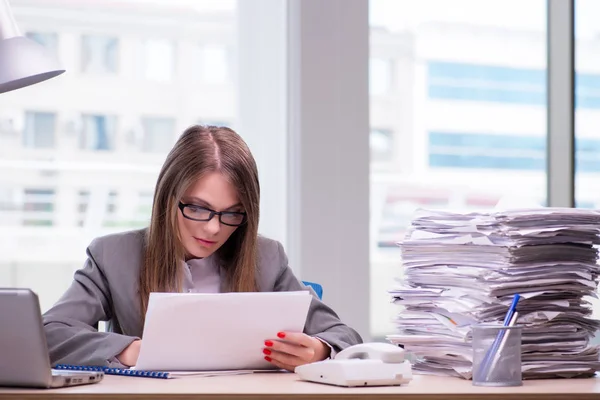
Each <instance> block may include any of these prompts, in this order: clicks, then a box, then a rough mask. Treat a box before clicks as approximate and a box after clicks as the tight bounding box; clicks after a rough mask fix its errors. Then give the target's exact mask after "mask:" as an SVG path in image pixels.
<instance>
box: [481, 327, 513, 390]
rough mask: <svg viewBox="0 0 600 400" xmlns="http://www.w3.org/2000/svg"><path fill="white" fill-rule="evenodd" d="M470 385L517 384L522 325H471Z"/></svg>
mask: <svg viewBox="0 0 600 400" xmlns="http://www.w3.org/2000/svg"><path fill="white" fill-rule="evenodd" d="M472 328H473V385H476V386H520V385H521V384H522V373H521V327H520V326H502V325H486V324H481V325H474V326H473V327H472Z"/></svg>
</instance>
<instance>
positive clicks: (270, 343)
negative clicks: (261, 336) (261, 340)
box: [265, 340, 273, 347]
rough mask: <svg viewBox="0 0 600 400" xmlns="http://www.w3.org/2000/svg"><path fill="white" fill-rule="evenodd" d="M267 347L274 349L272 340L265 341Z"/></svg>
mask: <svg viewBox="0 0 600 400" xmlns="http://www.w3.org/2000/svg"><path fill="white" fill-rule="evenodd" d="M265 346H267V347H273V342H271V341H270V340H265Z"/></svg>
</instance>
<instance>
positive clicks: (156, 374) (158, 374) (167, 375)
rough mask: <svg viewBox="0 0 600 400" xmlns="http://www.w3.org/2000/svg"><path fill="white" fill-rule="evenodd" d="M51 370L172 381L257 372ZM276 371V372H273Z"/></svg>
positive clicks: (77, 367) (69, 367)
mask: <svg viewBox="0 0 600 400" xmlns="http://www.w3.org/2000/svg"><path fill="white" fill-rule="evenodd" d="M53 369H56V370H69V371H97V372H104V373H105V374H106V375H122V376H137V377H139V378H158V379H172V378H185V377H188V376H221V375H241V374H251V373H254V372H258V371H252V370H227V371H173V372H162V371H142V370H137V369H135V368H131V369H127V368H111V367H102V366H84V365H67V364H58V365H56V366H55V367H53ZM274 371H278V370H274Z"/></svg>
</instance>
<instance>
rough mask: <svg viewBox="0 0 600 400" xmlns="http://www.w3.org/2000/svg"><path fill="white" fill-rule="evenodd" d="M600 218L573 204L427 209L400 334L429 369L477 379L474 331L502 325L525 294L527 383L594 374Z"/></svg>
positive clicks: (401, 294)
mask: <svg viewBox="0 0 600 400" xmlns="http://www.w3.org/2000/svg"><path fill="white" fill-rule="evenodd" d="M599 234H600V212H598V211H592V210H581V209H572V208H542V209H520V210H511V211H506V212H496V213H450V212H440V211H425V210H420V211H419V212H418V213H417V215H416V218H415V219H414V220H413V222H412V226H411V228H410V229H409V231H408V233H407V235H406V238H405V240H404V241H403V242H402V243H400V247H401V251H402V265H403V267H404V276H403V278H402V279H401V280H400V282H398V284H397V286H396V287H394V288H393V289H392V290H390V293H391V294H392V296H393V300H394V302H395V303H397V304H399V305H402V306H403V311H401V312H400V314H399V315H398V317H397V321H396V322H397V327H398V332H397V334H393V335H388V337H387V338H388V340H389V341H391V342H392V343H396V344H401V345H403V346H404V348H405V349H406V350H407V351H410V352H412V353H414V354H415V355H416V356H417V358H418V361H417V362H416V364H415V366H414V369H415V371H420V372H422V373H429V374H436V375H451V376H459V377H463V378H466V379H471V377H472V375H471V366H472V350H471V328H470V326H471V325H472V324H474V323H479V322H497V323H501V322H502V321H503V319H504V317H505V315H506V312H507V310H508V306H509V305H510V303H511V301H512V298H513V296H514V295H515V294H517V293H518V294H520V295H521V300H520V302H519V304H518V307H517V310H518V311H519V320H518V324H519V325H522V326H524V328H523V337H522V343H523V347H522V361H523V378H524V379H532V378H559V377H564V378H571V377H585V376H592V375H593V374H594V373H595V372H596V370H599V369H600V361H599V356H600V349H599V347H598V346H591V345H590V339H591V338H592V337H593V336H594V334H595V332H596V330H597V329H598V328H599V327H600V321H597V320H593V319H591V318H590V316H591V305H590V303H589V301H588V300H586V299H587V298H589V297H588V296H594V297H596V288H597V285H598V276H599V271H600V268H599V266H598V250H597V248H596V245H598V244H600V238H599Z"/></svg>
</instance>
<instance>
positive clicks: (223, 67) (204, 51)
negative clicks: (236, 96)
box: [195, 45, 231, 85]
mask: <svg viewBox="0 0 600 400" xmlns="http://www.w3.org/2000/svg"><path fill="white" fill-rule="evenodd" d="M195 58H196V60H195V62H196V64H197V68H196V70H197V71H198V74H199V75H198V79H199V80H200V81H201V82H204V83H207V84H212V85H219V84H224V83H229V82H230V80H231V66H230V64H231V56H230V51H229V50H228V48H227V46H225V45H199V46H197V48H196V55H195Z"/></svg>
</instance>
